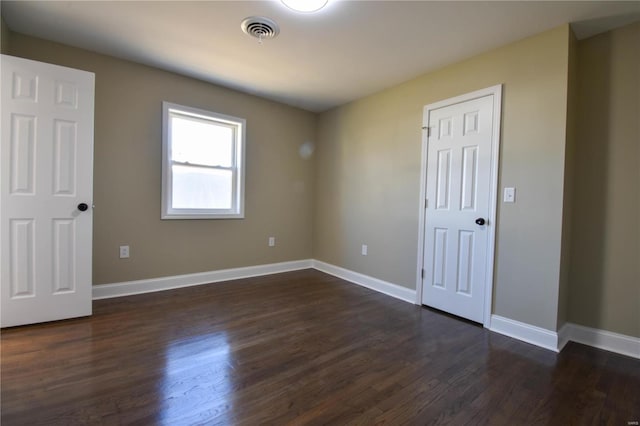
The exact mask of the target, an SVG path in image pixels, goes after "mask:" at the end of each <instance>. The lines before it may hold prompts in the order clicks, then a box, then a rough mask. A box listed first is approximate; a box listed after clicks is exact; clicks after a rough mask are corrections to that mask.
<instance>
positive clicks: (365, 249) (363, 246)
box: [362, 244, 369, 256]
mask: <svg viewBox="0 0 640 426" xmlns="http://www.w3.org/2000/svg"><path fill="white" fill-rule="evenodd" d="M368 250H369V247H367V245H366V244H363V245H362V255H363V256H366V255H367V251H368Z"/></svg>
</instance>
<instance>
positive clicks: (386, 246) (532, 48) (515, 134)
mask: <svg viewBox="0 0 640 426" xmlns="http://www.w3.org/2000/svg"><path fill="white" fill-rule="evenodd" d="M568 49H569V28H568V26H567V25H565V26H562V27H560V28H557V29H554V30H552V31H548V32H545V33H543V34H540V35H537V36H534V37H531V38H528V39H525V40H522V41H519V42H517V43H513V44H510V45H508V46H505V47H502V48H499V49H497V50H494V51H491V52H488V53H485V54H482V55H479V56H477V57H474V58H471V59H469V60H466V61H464V62H461V63H458V64H455V65H452V66H449V67H446V68H444V69H441V70H439V71H436V72H432V73H429V74H426V75H424V76H422V77H419V78H417V79H414V80H412V81H409V82H407V83H405V84H402V85H399V86H396V87H394V88H392V89H389V90H386V91H384V92H381V93H379V94H376V95H373V96H370V97H367V98H365V99H362V100H359V101H356V102H353V103H350V104H347V105H345V106H342V107H339V108H336V109H333V110H331V111H328V112H326V113H323V114H321V116H320V120H319V125H318V141H319V143H318V151H317V154H318V157H317V164H316V173H317V174H316V184H317V195H316V219H315V221H314V223H315V231H314V257H315V258H316V259H319V260H323V261H326V262H329V263H332V264H335V265H339V266H342V267H345V268H347V269H351V270H354V271H357V272H360V273H363V274H367V275H370V276H373V277H376V278H380V279H383V280H386V281H389V282H392V283H395V284H398V285H401V286H405V287H408V288H415V283H416V276H415V275H416V264H417V259H416V257H417V243H418V211H419V208H420V207H419V206H420V204H421V203H420V201H419V184H420V182H419V177H420V149H421V126H422V109H423V106H424V105H426V104H429V103H432V102H435V101H439V100H442V99H446V98H450V97H453V96H456V95H460V94H463V93H467V92H470V91H473V90H477V89H481V88H485V87H489V86H493V85H495V84H499V83H504V95H503V97H504V98H503V127H502V142H501V160H500V174H499V175H500V187H503V186H514V187H516V188H517V194H516V199H517V202H516V203H515V204H506V205H503V204H499V207H498V231H497V253H496V267H495V284H494V304H493V311H494V313H495V314H498V315H501V316H505V317H508V318H512V319H515V320H518V321H522V322H525V323H528V324H532V325H536V326H539V327H543V328H546V329H549V330H555V329H556V325H557V324H556V319H557V314H558V306H557V302H558V291H559V290H558V286H559V273H560V247H561V226H562V208H563V181H564V176H563V170H564V148H565V130H566V129H565V126H566V105H567V72H568ZM361 244H368V246H369V255H368V256H361V255H360V245H361Z"/></svg>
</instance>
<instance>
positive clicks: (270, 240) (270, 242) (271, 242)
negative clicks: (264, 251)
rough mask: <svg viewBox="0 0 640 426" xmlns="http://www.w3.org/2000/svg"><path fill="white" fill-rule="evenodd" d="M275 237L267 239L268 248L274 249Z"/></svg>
mask: <svg viewBox="0 0 640 426" xmlns="http://www.w3.org/2000/svg"><path fill="white" fill-rule="evenodd" d="M275 245H276V237H269V247H275Z"/></svg>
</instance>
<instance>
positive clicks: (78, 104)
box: [0, 55, 94, 327]
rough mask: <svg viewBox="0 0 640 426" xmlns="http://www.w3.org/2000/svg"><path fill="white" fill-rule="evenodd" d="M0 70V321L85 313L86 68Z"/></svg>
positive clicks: (36, 65) (7, 62)
mask: <svg viewBox="0 0 640 426" xmlns="http://www.w3.org/2000/svg"><path fill="white" fill-rule="evenodd" d="M0 70H1V76H2V86H1V87H2V94H1V97H2V111H1V120H2V122H1V123H2V130H1V136H2V141H1V144H0V186H1V188H0V266H1V270H0V290H1V293H0V297H1V302H0V308H1V310H0V323H1V326H2V327H9V326H15V325H23V324H31V323H37V322H43V321H53V320H59V319H65V318H73V317H79V316H85V315H91V237H92V235H91V234H92V216H93V212H92V194H93V110H94V105H93V101H94V75H93V74H92V73H89V72H85V71H79V70H74V69H70V68H65V67H60V66H56V65H50V64H44V63H41V62H36V61H31V60H26V59H22V58H16V57H12V56H7V55H2V57H1V59H0Z"/></svg>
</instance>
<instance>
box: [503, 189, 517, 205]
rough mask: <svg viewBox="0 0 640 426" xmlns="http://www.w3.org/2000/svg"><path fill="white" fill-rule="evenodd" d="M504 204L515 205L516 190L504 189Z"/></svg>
mask: <svg viewBox="0 0 640 426" xmlns="http://www.w3.org/2000/svg"><path fill="white" fill-rule="evenodd" d="M503 201H504V202H505V203H515V202H516V189H515V188H505V189H504V199H503Z"/></svg>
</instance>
